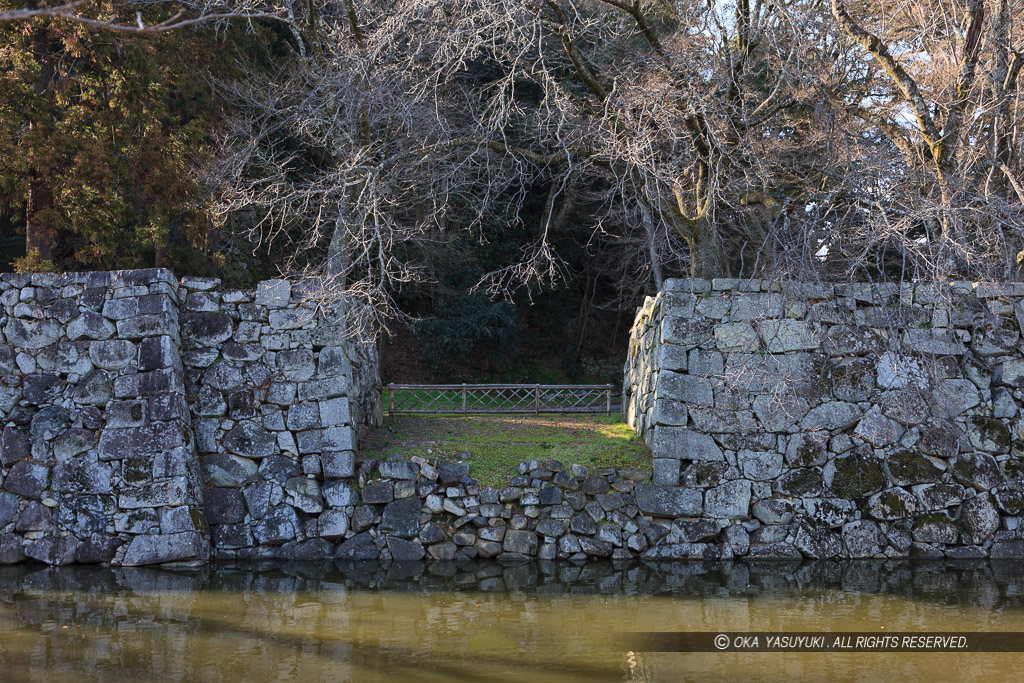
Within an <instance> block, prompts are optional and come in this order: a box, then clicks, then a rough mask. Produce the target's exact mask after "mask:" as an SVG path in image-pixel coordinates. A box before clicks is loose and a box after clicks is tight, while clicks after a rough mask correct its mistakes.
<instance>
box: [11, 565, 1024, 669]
mask: <svg viewBox="0 0 1024 683" xmlns="http://www.w3.org/2000/svg"><path fill="white" fill-rule="evenodd" d="M746 630H761V631H769V630H783V631H819V630H827V631H877V632H879V633H886V632H894V631H937V630H963V631H1024V566H1021V565H1001V564H989V563H986V562H980V563H972V564H908V563H877V562H853V563H846V564H843V563H830V562H819V563H814V564H803V565H799V564H782V563H765V564H757V565H747V564H743V563H735V564H716V565H700V564H674V565H661V566H645V565H640V564H627V565H622V566H615V565H613V564H611V563H606V564H588V565H584V566H573V565H566V564H555V563H543V562H542V563H535V564H530V565H525V566H521V567H512V568H503V567H501V566H500V565H497V564H489V563H488V564H472V565H465V566H459V567H456V566H455V565H434V566H431V567H426V566H423V565H414V566H403V567H400V566H392V567H390V568H385V567H380V566H378V565H369V566H341V565H333V564H325V565H267V566H253V565H234V566H233V565H224V564H221V565H218V566H216V567H207V568H203V569H201V570H198V571H195V572H167V571H160V570H152V569H119V570H112V569H106V568H99V567H72V568H69V567H64V568H43V567H38V566H33V567H29V566H17V567H3V568H0V680H3V681H52V680H75V681H81V680H116V681H132V680H140V681H173V680H241V681H254V682H255V681H261V680H267V679H277V680H295V681H357V682H360V683H361V682H363V681H395V680H399V681H406V682H413V681H449V680H463V681H470V680H490V681H506V680H508V681H512V680H515V681H520V680H527V681H593V680H616V681H676V680H703V679H718V680H785V679H796V678H801V679H804V680H863V681H877V680H925V681H935V680H990V681H1001V680H1020V676H1021V673H1020V670H1021V669H1022V668H1024V653H1022V654H954V653H941V654H924V653H914V654H904V653H900V654H892V653H889V654H865V653H842V654H837V653H800V654H785V655H780V654H774V653H771V654H769V653H761V654H749V653H748V654H742V653H690V654H681V653H642V652H629V651H628V649H627V647H626V646H625V645H624V643H625V640H624V638H623V636H622V635H621V634H622V633H624V632H627V631H746Z"/></svg>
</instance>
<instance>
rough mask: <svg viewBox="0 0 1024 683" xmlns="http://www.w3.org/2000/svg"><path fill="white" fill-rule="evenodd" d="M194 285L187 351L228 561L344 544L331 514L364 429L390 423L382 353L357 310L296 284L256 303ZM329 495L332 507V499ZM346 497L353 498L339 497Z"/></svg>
mask: <svg viewBox="0 0 1024 683" xmlns="http://www.w3.org/2000/svg"><path fill="white" fill-rule="evenodd" d="M218 284H219V283H218V282H217V281H216V280H204V279H198V278H185V280H184V281H183V282H182V289H183V292H184V297H185V298H184V302H183V311H184V312H183V314H182V348H183V349H184V351H183V358H184V364H185V369H186V389H187V394H188V399H189V406H190V407H191V409H192V413H193V415H194V420H195V433H196V445H197V450H198V454H199V456H200V462H201V464H202V470H203V474H204V475H205V478H206V484H207V489H206V492H205V501H206V512H207V515H206V520H207V522H208V523H209V524H210V525H211V526H210V528H211V530H212V534H213V544H214V547H215V548H216V549H217V550H218V552H220V551H223V553H221V554H224V553H226V554H229V555H244V556H257V557H266V556H270V557H272V556H274V554H275V553H276V552H277V550H278V549H277V546H279V545H281V544H284V543H286V542H302V541H306V540H308V539H323V538H329V539H334V538H337V537H338V536H342V535H344V533H345V531H346V530H347V529H348V521H347V518H346V517H345V513H344V512H343V511H339V510H337V509H332V508H331V507H330V505H325V503H326V502H329V503H332V504H340V503H342V502H344V505H341V507H344V506H345V505H352V504H354V503H348V502H346V501H344V500H343V494H342V493H341V492H342V491H344V490H347V487H348V485H347V484H346V483H345V480H349V479H351V478H352V477H353V476H354V474H355V451H356V442H357V431H358V429H357V428H358V427H360V426H366V425H369V424H379V423H380V420H381V401H380V395H381V394H380V391H381V386H380V380H379V379H378V371H377V352H376V347H375V346H374V345H372V344H361V343H358V342H357V341H356V340H354V339H352V338H350V335H349V332H348V329H349V328H348V326H347V325H346V324H345V318H346V309H345V308H344V307H343V306H341V305H340V304H338V303H332V304H329V305H325V304H323V303H322V302H319V301H317V300H316V299H315V298H314V295H315V294H316V292H315V291H304V289H305V288H303V287H302V286H301V284H300V285H293V284H292V283H289V282H288V281H287V280H268V281H265V282H261V283H260V284H259V286H258V287H257V289H256V292H255V293H249V292H242V291H237V290H235V291H225V292H221V291H219V289H218ZM325 491H326V492H327V493H328V495H329V501H325V499H324V495H323V493H324V492H325ZM339 496H342V497H339Z"/></svg>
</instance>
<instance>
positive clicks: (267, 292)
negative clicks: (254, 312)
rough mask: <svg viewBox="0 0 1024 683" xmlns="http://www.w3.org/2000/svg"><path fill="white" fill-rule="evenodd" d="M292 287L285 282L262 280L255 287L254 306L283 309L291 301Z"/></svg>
mask: <svg viewBox="0 0 1024 683" xmlns="http://www.w3.org/2000/svg"><path fill="white" fill-rule="evenodd" d="M291 295H292V286H291V283H290V282H288V281H287V280H264V281H262V282H260V283H259V284H258V285H257V286H256V299H255V302H256V305H257V306H264V307H266V308H284V307H286V306H287V305H288V302H289V301H290V300H291Z"/></svg>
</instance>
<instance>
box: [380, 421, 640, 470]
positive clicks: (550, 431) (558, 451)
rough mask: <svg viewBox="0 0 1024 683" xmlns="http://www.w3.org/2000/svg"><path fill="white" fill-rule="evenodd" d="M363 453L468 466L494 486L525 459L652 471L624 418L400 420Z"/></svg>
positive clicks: (387, 424)
mask: <svg viewBox="0 0 1024 683" xmlns="http://www.w3.org/2000/svg"><path fill="white" fill-rule="evenodd" d="M360 454H361V455H362V456H363V457H367V458H372V459H374V460H381V461H383V460H386V459H388V458H390V457H391V456H393V455H398V456H400V457H402V458H404V459H408V458H411V457H413V456H420V457H423V458H432V457H436V458H439V459H441V460H442V461H462V462H467V463H469V465H470V475H471V476H472V477H473V478H474V479H476V480H477V481H479V482H480V483H481V484H485V485H490V486H502V485H505V484H507V483H508V478H509V477H510V476H512V475H514V474H516V471H515V468H516V465H518V464H519V463H520V462H522V461H524V460H558V461H560V462H561V463H562V464H563V465H565V466H568V465H570V464H573V463H575V464H578V465H586V466H587V467H590V468H592V469H593V468H598V467H624V468H635V469H650V467H651V455H650V452H649V451H648V450H647V447H646V446H645V445H644V443H643V441H641V440H640V439H639V438H638V437H637V436H636V435H635V434H634V433H633V430H631V429H630V428H629V425H627V424H625V423H624V422H623V420H622V417H621V416H618V415H468V416H463V415H395V416H391V417H387V418H385V423H384V426H383V427H381V428H379V429H377V430H376V431H374V432H373V433H372V434H370V435H369V436H368V437H367V438H365V439H363V441H362V442H361V443H360Z"/></svg>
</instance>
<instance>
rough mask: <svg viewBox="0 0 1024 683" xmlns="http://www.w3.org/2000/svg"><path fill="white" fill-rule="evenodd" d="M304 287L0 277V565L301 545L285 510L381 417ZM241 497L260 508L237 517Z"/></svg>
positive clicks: (166, 277)
mask: <svg viewBox="0 0 1024 683" xmlns="http://www.w3.org/2000/svg"><path fill="white" fill-rule="evenodd" d="M314 293H315V292H313V291H304V288H303V284H302V283H289V282H288V281H285V280H271V281H268V282H262V283H260V285H259V288H258V289H257V290H256V292H255V294H253V293H249V292H241V291H236V290H222V289H221V287H220V281H219V280H211V279H199V278H185V279H184V280H182V281H181V283H179V282H178V280H177V278H175V277H174V275H173V274H172V273H170V272H169V271H166V270H160V269H156V270H138V271H120V272H96V273H66V274H59V275H58V274H51V273H35V274H32V275H24V274H4V275H2V276H0V303H2V305H3V315H2V316H0V328H2V330H3V335H4V341H5V342H6V344H0V370H2V373H3V381H2V384H0V411H2V414H3V418H4V420H3V425H4V427H3V436H2V441H0V464H2V468H0V563H11V562H17V561H21V560H23V559H26V558H30V559H35V560H39V561H43V562H47V563H49V564H67V563H70V562H111V563H114V564H122V565H142V564H156V563H161V564H163V563H174V562H181V563H199V562H205V561H206V560H207V559H208V558H209V557H210V554H211V540H212V543H213V545H212V547H213V548H214V549H215V550H216V549H219V548H221V547H224V546H232V545H233V546H238V545H241V546H243V547H244V546H246V544H249V545H253V544H257V543H268V544H270V543H282V542H284V541H287V540H292V541H294V540H296V539H302V538H304V536H303V528H301V525H300V523H299V521H298V520H299V518H298V514H297V512H296V508H295V507H293V506H297V507H298V508H299V509H301V510H302V511H303V513H308V514H314V515H315V514H316V513H319V512H320V511H321V510H322V509H323V506H322V500H321V496H320V493H319V488H320V487H319V483H318V481H317V479H318V478H321V477H323V476H324V475H326V476H328V477H342V476H347V477H351V476H352V473H353V461H354V451H355V445H356V431H357V428H358V427H360V426H365V425H372V424H376V423H378V422H379V420H380V382H379V379H378V374H377V359H376V349H375V347H374V345H373V344H368V345H367V344H361V343H359V342H358V341H356V340H353V339H352V338H351V337H350V335H348V334H347V328H346V326H345V322H344V317H345V315H344V309H343V307H342V306H341V305H340V304H337V303H335V304H333V305H330V306H325V305H323V304H322V303H321V304H320V305H314V304H313V302H312V298H311V295H312V294H314ZM242 487H245V488H244V489H243V488H242ZM261 494H264V495H263V497H262V498H261ZM245 496H248V497H249V498H250V499H251V500H252V501H253V503H252V504H253V506H254V507H255V509H261V510H262V508H259V504H258V502H257V501H262V502H263V503H264V504H265V508H266V509H265V510H264V511H263V514H257V513H256V512H253V513H252V514H250V512H249V510H247V509H246V510H245V511H244V512H243V514H241V515H239V514H238V511H239V510H238V508H237V506H236V507H234V508H233V507H232V503H234V502H237V500H236V497H237V498H238V499H239V500H243V499H244V497H245ZM242 507H243V508H244V507H245V506H244V505H243V506H242ZM303 521H307V520H303ZM247 523H248V524H247ZM211 530H212V539H211ZM232 534H234V535H232Z"/></svg>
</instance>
